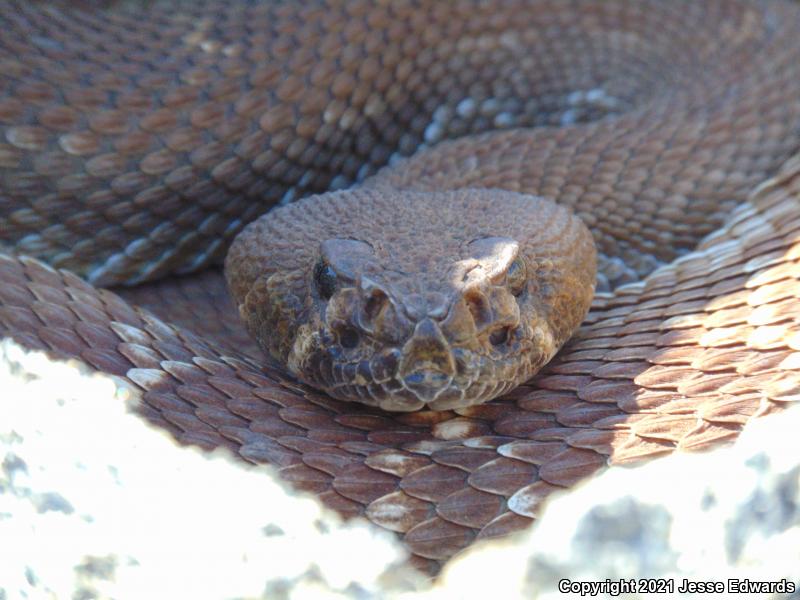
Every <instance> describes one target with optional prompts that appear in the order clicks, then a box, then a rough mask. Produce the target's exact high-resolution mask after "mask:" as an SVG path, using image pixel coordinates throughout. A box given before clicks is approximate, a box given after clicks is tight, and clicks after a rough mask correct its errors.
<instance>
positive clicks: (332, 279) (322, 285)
mask: <svg viewBox="0 0 800 600" xmlns="http://www.w3.org/2000/svg"><path fill="white" fill-rule="evenodd" d="M314 281H315V282H316V284H317V291H318V292H319V296H320V298H322V299H323V300H329V299H330V297H331V296H333V293H334V292H335V291H336V271H334V270H333V269H332V268H331V266H330V265H329V264H327V263H324V262H319V263H317V266H316V267H315V268H314Z"/></svg>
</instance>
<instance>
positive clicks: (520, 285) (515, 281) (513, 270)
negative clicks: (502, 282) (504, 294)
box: [506, 258, 528, 296]
mask: <svg viewBox="0 0 800 600" xmlns="http://www.w3.org/2000/svg"><path fill="white" fill-rule="evenodd" d="M527 279H528V276H527V270H526V268H525V261H524V260H522V259H521V258H517V259H515V260H514V262H512V263H511V266H509V267H508V271H506V282H507V283H508V288H509V290H510V291H511V293H512V294H514V295H515V296H519V295H520V294H521V293H522V292H523V291H524V290H525V282H526V281H527Z"/></svg>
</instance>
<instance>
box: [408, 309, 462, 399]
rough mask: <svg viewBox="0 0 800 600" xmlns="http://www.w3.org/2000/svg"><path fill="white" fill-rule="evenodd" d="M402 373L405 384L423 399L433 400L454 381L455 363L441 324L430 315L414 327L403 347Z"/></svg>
mask: <svg viewBox="0 0 800 600" xmlns="http://www.w3.org/2000/svg"><path fill="white" fill-rule="evenodd" d="M402 355H403V358H402V360H401V362H400V369H399V373H398V374H399V376H400V380H401V381H402V383H403V386H404V387H405V388H406V389H407V390H409V391H410V392H412V393H413V394H414V395H415V396H417V398H419V399H420V400H422V401H423V402H431V401H432V400H434V399H435V398H436V397H437V396H438V395H439V394H440V393H441V392H442V391H443V390H445V389H446V388H447V387H448V386H449V385H450V383H451V382H452V381H453V377H454V376H455V373H456V363H455V359H454V357H453V353H452V351H451V349H450V345H449V344H448V343H447V340H446V339H445V337H444V335H443V334H442V330H441V329H440V328H439V325H437V323H436V322H435V321H434V320H433V319H430V318H426V319H423V320H422V321H420V322H419V323H417V326H416V327H415V328H414V334H413V335H412V336H411V338H410V339H409V340H408V342H407V343H406V344H405V346H403V351H402Z"/></svg>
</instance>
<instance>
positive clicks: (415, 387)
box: [401, 369, 453, 404]
mask: <svg viewBox="0 0 800 600" xmlns="http://www.w3.org/2000/svg"><path fill="white" fill-rule="evenodd" d="M401 381H402V383H403V387H405V388H406V389H407V390H408V391H409V392H411V393H412V394H414V395H415V396H416V397H417V398H419V399H420V400H421V401H422V402H425V403H426V404H427V403H428V402H432V401H433V400H435V399H436V398H437V397H438V396H439V395H440V394H441V393H442V392H443V391H444V390H446V389H447V388H448V387H449V386H450V384H451V383H452V382H453V375H452V374H450V373H444V372H442V371H439V370H438V369H418V370H416V371H412V372H410V373H408V374H406V375H405V376H404V377H403V378H402V380H401Z"/></svg>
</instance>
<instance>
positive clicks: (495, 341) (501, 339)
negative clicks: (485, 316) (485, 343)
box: [489, 326, 510, 346]
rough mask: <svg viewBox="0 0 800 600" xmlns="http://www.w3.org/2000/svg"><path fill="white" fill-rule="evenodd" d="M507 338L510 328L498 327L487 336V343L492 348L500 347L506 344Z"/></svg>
mask: <svg viewBox="0 0 800 600" xmlns="http://www.w3.org/2000/svg"><path fill="white" fill-rule="evenodd" d="M509 337H510V328H509V327H507V326H504V327H499V328H497V329H495V330H494V331H492V333H490V334H489V342H491V344H492V346H502V345H503V344H505V343H506V342H508V338H509Z"/></svg>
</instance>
